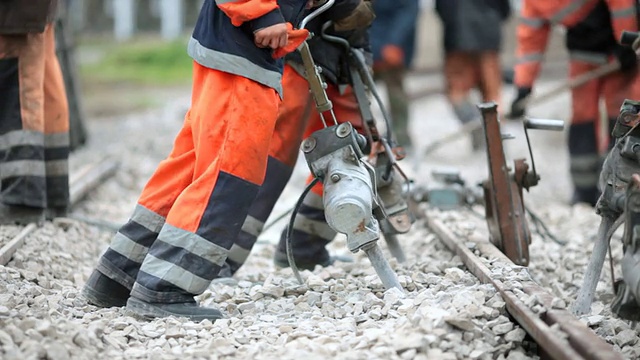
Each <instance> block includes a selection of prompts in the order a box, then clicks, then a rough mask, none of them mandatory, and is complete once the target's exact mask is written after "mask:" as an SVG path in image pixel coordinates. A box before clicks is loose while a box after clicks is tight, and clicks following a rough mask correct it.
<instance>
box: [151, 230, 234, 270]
mask: <svg viewBox="0 0 640 360" xmlns="http://www.w3.org/2000/svg"><path fill="white" fill-rule="evenodd" d="M158 239H159V240H162V241H164V242H165V243H167V244H169V245H171V246H175V247H180V248H183V249H185V250H187V251H189V252H190V253H192V254H194V255H197V256H199V257H201V258H204V259H207V260H208V261H210V262H212V263H214V264H216V265H222V264H223V263H224V261H225V259H226V258H227V254H228V251H227V249H225V248H223V247H221V246H218V245H216V244H214V243H212V242H211V241H209V240H207V239H205V238H203V237H201V236H199V235H197V234H194V233H192V232H189V231H185V230H182V229H180V228H177V227H175V226H173V225H170V224H168V223H165V224H164V226H163V227H162V230H160V234H158ZM147 272H148V271H147ZM148 273H149V274H151V275H153V276H157V277H160V276H158V274H156V273H152V272H148ZM160 274H162V272H161V273H160ZM160 278H161V277H160Z"/></svg>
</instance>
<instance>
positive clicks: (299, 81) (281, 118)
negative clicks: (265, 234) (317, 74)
mask: <svg viewBox="0 0 640 360" xmlns="http://www.w3.org/2000/svg"><path fill="white" fill-rule="evenodd" d="M282 85H283V89H284V98H283V101H282V103H281V104H280V108H279V111H278V121H277V122H276V129H275V131H274V133H273V138H272V139H271V146H270V149H269V160H268V163H267V173H266V176H265V179H264V183H263V184H262V186H261V187H260V191H258V196H257V197H256V199H255V200H254V201H253V203H252V204H251V208H250V209H249V215H248V216H247V219H246V220H245V222H244V224H243V225H242V229H241V230H240V233H239V234H238V237H237V238H236V241H235V243H234V244H233V246H231V250H230V251H229V257H228V258H227V261H226V264H225V269H224V270H223V271H221V273H220V276H221V277H223V276H231V275H233V274H234V273H235V272H236V271H237V270H238V269H239V268H240V267H241V266H242V265H243V264H244V262H245V261H246V260H247V257H248V256H249V253H250V252H251V249H252V248H253V245H254V244H255V243H256V240H257V238H258V236H259V235H260V233H261V232H262V228H263V227H264V223H265V221H267V218H269V215H270V214H271V211H272V210H273V207H274V206H275V204H276V201H277V200H278V198H279V197H280V195H281V194H282V191H283V190H284V187H285V185H287V182H288V181H289V179H290V178H291V173H292V172H293V168H294V166H295V164H296V160H297V158H298V153H299V151H300V150H299V149H300V143H301V142H302V135H303V132H304V130H305V127H306V126H307V123H308V120H309V116H310V114H311V111H312V106H313V104H312V100H311V96H310V93H309V83H308V82H307V80H306V79H305V78H304V77H302V76H301V75H300V74H298V73H297V72H296V71H295V70H294V69H293V68H292V67H291V66H288V65H287V66H285V69H284V75H283V78H282Z"/></svg>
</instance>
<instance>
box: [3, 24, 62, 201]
mask: <svg viewBox="0 0 640 360" xmlns="http://www.w3.org/2000/svg"><path fill="white" fill-rule="evenodd" d="M68 158H69V110H68V106H67V94H66V90H65V87H64V81H63V77H62V71H61V69H60V64H59V63H58V58H57V56H56V52H55V34H54V29H53V25H48V26H47V27H46V29H45V31H44V33H38V34H24V35H10V36H9V35H0V194H1V195H0V196H1V201H2V202H3V203H5V204H9V205H24V206H32V207H39V208H52V207H59V208H64V207H66V206H67V205H68V202H69V167H68Z"/></svg>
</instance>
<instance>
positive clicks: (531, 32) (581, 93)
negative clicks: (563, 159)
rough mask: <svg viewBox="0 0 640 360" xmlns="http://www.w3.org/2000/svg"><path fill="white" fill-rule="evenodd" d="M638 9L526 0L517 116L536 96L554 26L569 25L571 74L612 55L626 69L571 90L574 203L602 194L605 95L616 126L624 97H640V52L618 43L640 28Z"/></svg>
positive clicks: (619, 2)
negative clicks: (601, 118)
mask: <svg viewBox="0 0 640 360" xmlns="http://www.w3.org/2000/svg"><path fill="white" fill-rule="evenodd" d="M636 13H637V11H636V2H635V1H634V0H606V1H605V0H588V1H581V2H580V1H571V0H562V1H552V2H551V1H536V0H525V1H524V2H523V4H522V13H521V17H522V19H521V22H520V24H519V25H518V29H517V38H518V45H517V56H518V58H519V60H518V64H517V65H516V67H515V85H516V87H517V95H516V97H515V99H514V101H513V103H512V105H511V116H512V117H520V116H522V115H524V113H525V108H524V106H522V103H521V101H523V100H525V99H526V98H528V97H529V96H530V94H531V91H532V88H533V85H534V82H535V80H536V78H537V77H538V74H539V72H540V67H541V63H542V59H543V55H544V51H545V48H546V46H547V41H548V38H549V33H550V31H551V28H552V27H553V26H554V25H562V26H564V27H565V28H566V29H567V33H566V47H567V49H568V50H569V59H570V65H569V68H570V70H569V76H570V77H571V78H574V77H576V76H579V75H581V74H584V73H586V72H589V71H592V70H594V69H596V68H598V67H599V66H602V65H603V64H606V63H607V62H609V61H611V59H612V58H615V59H617V60H618V61H619V62H620V65H621V68H620V71H617V72H615V73H613V74H611V75H608V76H605V77H601V78H599V79H595V80H592V81H590V82H588V83H586V84H584V85H582V86H578V87H576V88H574V89H573V90H572V91H571V101H572V115H571V126H570V127H569V136H568V137H569V139H568V147H569V159H570V173H571V178H572V182H573V187H574V193H573V197H572V200H571V202H572V204H575V203H579V202H582V203H587V204H590V205H592V206H595V204H596V202H597V200H598V197H599V191H598V188H597V183H598V176H599V173H600V167H601V164H602V160H601V152H603V151H604V150H605V149H606V147H607V144H599V143H598V140H597V139H598V138H600V137H599V136H598V133H599V132H598V129H599V126H598V124H597V119H598V118H599V111H598V106H599V101H600V99H601V98H604V100H605V102H606V108H607V115H608V118H609V126H610V127H611V126H613V125H614V124H615V119H616V117H617V116H618V112H619V110H620V105H621V104H622V102H623V101H624V99H625V98H631V99H638V98H640V93H639V92H638V90H639V88H638V85H639V84H638V81H637V79H638V78H637V74H636V72H637V65H636V56H635V53H634V52H633V50H631V49H630V48H629V47H625V46H621V45H620V44H619V43H618V40H619V39H620V36H621V34H622V31H624V30H629V31H636V30H637V29H638V21H637V15H636Z"/></svg>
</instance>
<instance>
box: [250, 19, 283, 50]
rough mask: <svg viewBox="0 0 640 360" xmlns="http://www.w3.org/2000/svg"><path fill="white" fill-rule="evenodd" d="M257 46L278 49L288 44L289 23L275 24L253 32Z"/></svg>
mask: <svg viewBox="0 0 640 360" xmlns="http://www.w3.org/2000/svg"><path fill="white" fill-rule="evenodd" d="M253 36H254V42H255V44H256V46H257V47H261V48H272V49H277V48H279V47H283V46H285V45H287V39H288V35H287V24H286V23H281V24H275V25H271V26H268V27H266V28H263V29H260V30H256V31H254V32H253Z"/></svg>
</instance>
